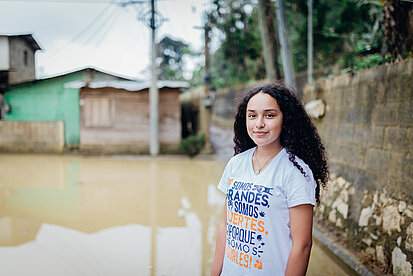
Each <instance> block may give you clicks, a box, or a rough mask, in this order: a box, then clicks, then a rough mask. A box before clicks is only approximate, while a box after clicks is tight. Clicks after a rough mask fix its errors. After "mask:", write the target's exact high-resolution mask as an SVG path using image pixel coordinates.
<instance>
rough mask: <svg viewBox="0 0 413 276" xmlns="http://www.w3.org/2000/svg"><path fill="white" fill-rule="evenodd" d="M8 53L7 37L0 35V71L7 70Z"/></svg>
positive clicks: (8, 66)
mask: <svg viewBox="0 0 413 276" xmlns="http://www.w3.org/2000/svg"><path fill="white" fill-rule="evenodd" d="M9 55H10V54H9V39H8V37H6V36H0V71H8V70H9V68H10V65H9Z"/></svg>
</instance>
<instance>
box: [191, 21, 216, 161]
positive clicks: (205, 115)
mask: <svg viewBox="0 0 413 276" xmlns="http://www.w3.org/2000/svg"><path fill="white" fill-rule="evenodd" d="M195 28H196V29H203V30H204V44H205V45H204V56H205V67H204V77H203V89H202V92H201V95H200V99H199V100H200V103H199V124H200V127H199V132H200V133H201V134H203V135H204V137H205V146H204V149H203V153H211V151H212V148H211V141H210V132H209V127H210V124H211V107H212V101H213V95H212V94H211V74H210V54H209V42H210V40H211V39H210V37H209V34H210V32H211V26H210V25H209V24H208V23H205V25H204V26H203V27H195Z"/></svg>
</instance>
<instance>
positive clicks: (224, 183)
mask: <svg viewBox="0 0 413 276" xmlns="http://www.w3.org/2000/svg"><path fill="white" fill-rule="evenodd" d="M230 173H231V160H230V161H229V162H228V164H227V165H226V166H225V169H224V172H223V173H222V176H221V180H220V181H219V183H218V189H219V190H221V191H222V192H223V193H224V194H227V190H228V181H229V178H230Z"/></svg>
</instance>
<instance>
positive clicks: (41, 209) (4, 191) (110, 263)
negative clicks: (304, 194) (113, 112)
mask: <svg viewBox="0 0 413 276" xmlns="http://www.w3.org/2000/svg"><path fill="white" fill-rule="evenodd" d="M224 165H225V164H224V163H220V162H216V161H213V160H189V159H170V158H165V159H151V158H125V157H122V158H121V157H118V158H117V157H104V158H103V157H102V158H100V157H96V158H95V157H79V156H57V155H13V154H1V155H0V177H1V178H0V275H7V276H16V275H19V276H20V275H31V276H33V275H42V276H48V275H53V276H55V275H60V276H65V275H87V276H94V275H121V276H123V275H190V276H193V275H209V273H210V266H211V262H212V257H213V251H214V246H215V235H216V228H217V224H218V222H219V219H220V215H221V214H222V206H223V203H224V195H223V194H222V193H221V192H220V191H218V190H217V189H216V185H217V183H218V180H219V178H220V175H221V173H222V171H223V167H224ZM308 275H314V276H315V275H317V276H320V275H321V276H322V275H347V274H346V272H345V271H344V270H343V269H342V268H341V267H340V266H339V265H337V264H336V263H335V262H334V261H333V260H332V259H331V258H330V257H329V255H327V254H326V253H324V251H322V250H321V249H320V248H319V247H318V246H317V244H315V246H314V247H313V251H312V257H311V261H310V268H309V272H308Z"/></svg>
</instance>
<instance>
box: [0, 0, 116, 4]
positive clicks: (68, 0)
mask: <svg viewBox="0 0 413 276" xmlns="http://www.w3.org/2000/svg"><path fill="white" fill-rule="evenodd" d="M0 2H11V3H16V2H21V3H34V4H35V3H53V4H106V3H112V4H116V2H115V1H113V0H96V1H94V0H0Z"/></svg>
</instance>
